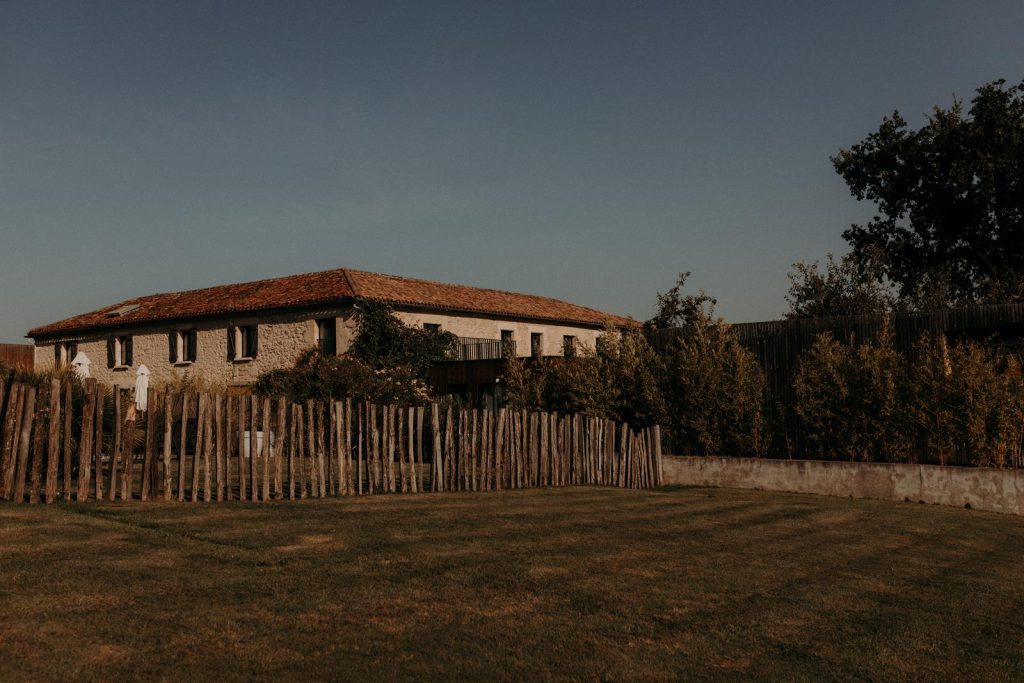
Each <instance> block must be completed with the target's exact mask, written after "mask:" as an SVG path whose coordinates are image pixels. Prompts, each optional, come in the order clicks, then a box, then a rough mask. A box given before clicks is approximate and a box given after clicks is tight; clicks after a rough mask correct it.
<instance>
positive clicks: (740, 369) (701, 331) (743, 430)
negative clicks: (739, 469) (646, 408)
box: [664, 315, 768, 456]
mask: <svg viewBox="0 0 1024 683" xmlns="http://www.w3.org/2000/svg"><path fill="white" fill-rule="evenodd" d="M699 317H700V319H699V320H698V321H697V324H694V325H692V326H691V328H690V330H689V333H688V334H686V335H684V336H682V337H680V339H679V341H678V343H677V346H676V347H675V349H674V350H673V351H672V352H671V353H670V354H669V356H668V358H667V360H666V374H665V381H664V384H665V386H664V392H665V399H666V403H667V407H668V416H667V420H666V437H667V438H668V441H669V445H670V449H671V451H672V452H674V453H678V454H696V455H749V456H760V455H763V454H764V453H765V451H766V450H767V445H768V429H767V426H766V421H765V411H764V402H765V376H764V371H763V369H762V368H761V366H760V363H759V362H758V360H757V357H756V356H755V355H754V354H753V353H752V352H750V351H748V350H747V349H745V348H743V346H741V345H740V343H739V341H738V340H737V339H736V336H735V334H733V332H732V330H731V329H730V327H729V325H728V324H727V323H725V322H724V321H723V320H722V319H720V318H719V319H716V320H710V319H709V318H708V317H706V316H704V315H701V316H699Z"/></svg>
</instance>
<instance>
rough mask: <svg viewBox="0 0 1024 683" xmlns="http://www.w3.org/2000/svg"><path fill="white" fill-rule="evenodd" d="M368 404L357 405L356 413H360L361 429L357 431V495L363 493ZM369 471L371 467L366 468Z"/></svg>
mask: <svg viewBox="0 0 1024 683" xmlns="http://www.w3.org/2000/svg"><path fill="white" fill-rule="evenodd" d="M365 412H366V405H365V404H363V405H356V413H358V415H359V430H358V432H357V433H356V495H357V496H361V495H363V469H364V467H363V460H364V457H363V448H364V445H365V443H366V439H365V438H364V436H365V434H366V416H365V414H364V413H365ZM366 469H367V471H369V468H366Z"/></svg>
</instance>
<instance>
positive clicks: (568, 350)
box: [562, 334, 576, 358]
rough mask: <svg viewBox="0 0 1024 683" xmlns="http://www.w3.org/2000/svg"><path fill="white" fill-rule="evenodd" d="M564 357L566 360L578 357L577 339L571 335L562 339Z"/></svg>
mask: <svg viewBox="0 0 1024 683" xmlns="http://www.w3.org/2000/svg"><path fill="white" fill-rule="evenodd" d="M562 355H563V356H565V357H566V358H575V357H576V337H574V336H572V335H571V334H567V335H565V336H564V337H562Z"/></svg>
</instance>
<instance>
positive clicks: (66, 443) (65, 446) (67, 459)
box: [58, 380, 73, 501]
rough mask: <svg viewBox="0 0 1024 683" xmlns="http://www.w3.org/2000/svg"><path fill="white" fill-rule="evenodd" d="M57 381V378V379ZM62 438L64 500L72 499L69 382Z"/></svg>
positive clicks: (67, 383) (66, 386) (68, 383)
mask: <svg viewBox="0 0 1024 683" xmlns="http://www.w3.org/2000/svg"><path fill="white" fill-rule="evenodd" d="M58 381H59V380H58ZM63 415H64V429H63V434H64V439H63V441H62V443H61V452H62V453H63V454H64V477H63V483H64V487H63V489H62V490H61V495H62V496H64V499H65V500H69V501H70V500H72V499H73V497H72V495H71V418H72V414H71V382H65V383H64V408H63Z"/></svg>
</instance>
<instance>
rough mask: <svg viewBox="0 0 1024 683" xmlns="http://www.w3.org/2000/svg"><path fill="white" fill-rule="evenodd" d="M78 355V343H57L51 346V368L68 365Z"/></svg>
mask: <svg viewBox="0 0 1024 683" xmlns="http://www.w3.org/2000/svg"><path fill="white" fill-rule="evenodd" d="M77 355H78V342H58V343H57V344H54V345H53V367H55V368H62V367H64V366H66V365H70V364H71V361H73V360H74V359H75V356H77Z"/></svg>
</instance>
